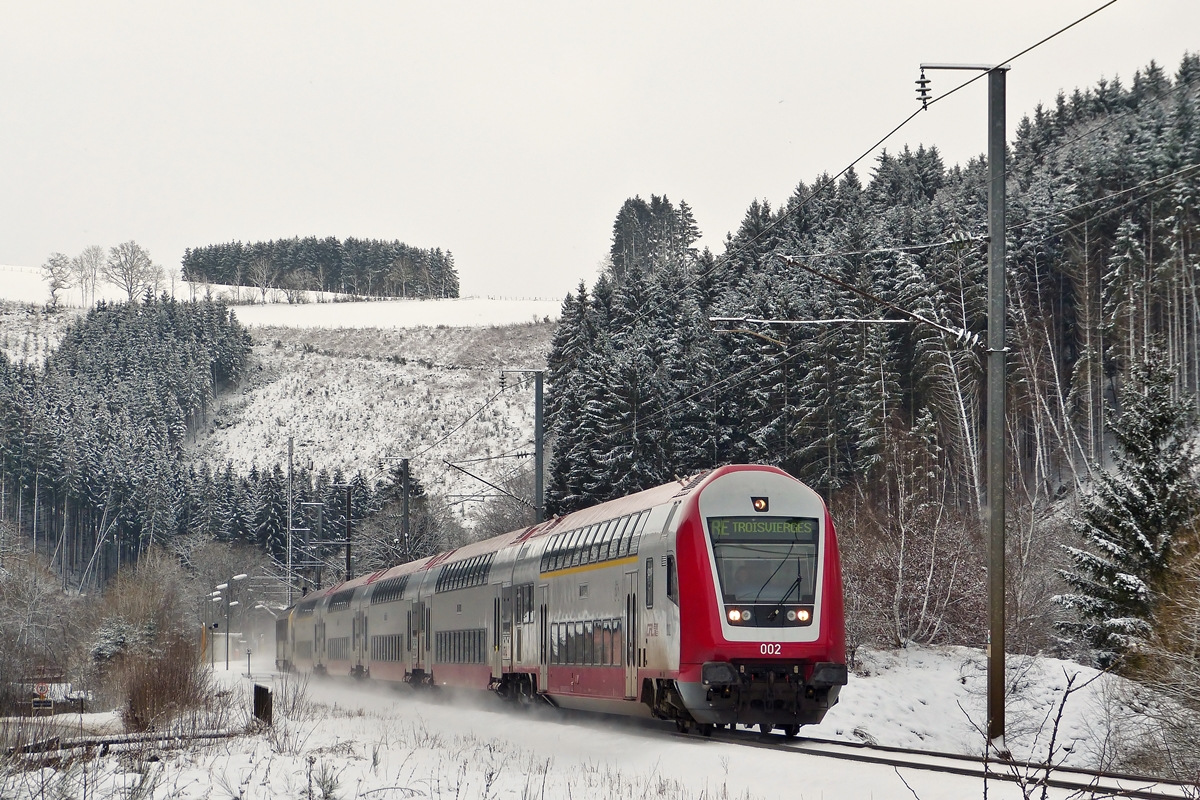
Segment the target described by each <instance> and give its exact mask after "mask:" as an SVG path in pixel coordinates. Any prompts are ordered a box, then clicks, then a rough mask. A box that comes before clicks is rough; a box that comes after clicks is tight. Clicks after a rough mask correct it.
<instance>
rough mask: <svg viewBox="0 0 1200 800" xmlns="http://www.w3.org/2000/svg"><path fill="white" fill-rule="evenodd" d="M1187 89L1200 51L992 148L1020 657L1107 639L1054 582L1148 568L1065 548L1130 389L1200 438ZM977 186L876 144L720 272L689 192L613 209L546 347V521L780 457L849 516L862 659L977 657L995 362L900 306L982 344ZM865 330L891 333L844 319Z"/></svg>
mask: <svg viewBox="0 0 1200 800" xmlns="http://www.w3.org/2000/svg"><path fill="white" fill-rule="evenodd" d="M1198 90H1200V57H1198V56H1194V55H1189V56H1187V57H1185V59H1184V60H1183V62H1182V64H1181V65H1180V66H1179V69H1178V71H1177V73H1176V74H1175V75H1174V76H1171V75H1169V74H1168V73H1167V72H1165V71H1164V70H1163V69H1162V68H1160V67H1158V66H1157V65H1155V64H1153V63H1152V64H1151V65H1150V66H1149V67H1147V68H1146V69H1145V70H1143V71H1140V72H1138V73H1137V74H1135V75H1134V77H1133V80H1132V82H1131V83H1130V84H1129V85H1125V84H1124V83H1122V82H1121V81H1119V80H1115V79H1114V80H1111V81H1100V82H1099V83H1098V84H1097V85H1096V86H1094V87H1092V88H1090V89H1088V90H1082V91H1075V92H1073V93H1072V94H1070V95H1065V94H1060V95H1059V97H1058V98H1057V100H1056V102H1055V103H1054V105H1053V106H1052V107H1038V108H1037V109H1035V110H1034V112H1033V113H1032V114H1031V115H1029V116H1027V117H1026V118H1024V119H1022V120H1021V122H1020V125H1019V127H1018V130H1017V135H1016V139H1015V141H1013V142H1012V143H1011V145H1010V155H1009V159H1008V164H1009V173H1008V198H1009V201H1008V202H1009V205H1008V221H1007V225H1008V243H1007V247H1008V263H1007V274H1008V278H1007V280H1008V296H1009V305H1008V322H1007V326H1008V347H1009V355H1008V369H1009V382H1008V409H1009V415H1010V418H1009V420H1008V431H1009V441H1008V457H1009V464H1010V495H1009V497H1010V499H1009V505H1008V515H1009V519H1008V528H1009V559H1010V562H1011V563H1010V565H1009V606H1010V608H1009V617H1010V619H1011V620H1012V627H1011V628H1010V630H1011V631H1012V633H1011V634H1010V636H1011V637H1012V639H1011V640H1010V642H1011V643H1012V645H1013V646H1014V648H1015V649H1017V650H1024V651H1026V652H1033V651H1036V650H1040V649H1045V648H1051V649H1054V650H1057V651H1060V652H1061V651H1063V650H1067V651H1070V650H1075V649H1078V648H1085V647H1087V646H1089V645H1090V646H1097V647H1099V646H1100V645H1101V644H1102V642H1101V639H1103V638H1104V637H1103V636H1100V635H1099V634H1097V635H1096V636H1092V637H1091V638H1090V639H1089V638H1088V637H1081V636H1079V635H1077V634H1078V633H1079V631H1080V630H1081V625H1080V624H1079V620H1078V618H1077V617H1076V616H1075V612H1076V611H1078V610H1080V609H1083V608H1084V607H1087V608H1091V609H1092V610H1093V611H1095V612H1096V613H1097V614H1100V613H1102V611H1100V610H1098V609H1100V606H1089V605H1088V603H1089V602H1090V601H1087V600H1086V599H1085V600H1084V601H1082V605H1081V602H1080V600H1079V597H1078V596H1077V595H1068V594H1065V592H1066V591H1067V585H1068V584H1067V581H1066V580H1065V577H1072V576H1073V577H1076V578H1079V580H1078V581H1076V582H1074V583H1071V585H1072V586H1076V585H1077V584H1078V583H1084V584H1087V585H1089V586H1091V587H1092V590H1093V593H1095V594H1103V592H1101V591H1100V590H1099V589H1098V588H1096V587H1095V586H1094V583H1095V579H1096V576H1097V575H1099V576H1100V578H1101V579H1104V576H1105V575H1107V576H1108V578H1107V579H1108V580H1110V581H1111V580H1124V579H1125V578H1128V575H1129V574H1131V573H1132V574H1134V575H1139V574H1141V573H1139V572H1138V570H1139V569H1140V567H1138V566H1137V564H1133V563H1132V562H1133V561H1134V560H1135V559H1134V557H1133V556H1132V555H1130V553H1129V551H1127V550H1123V549H1121V548H1119V547H1118V548H1117V549H1116V550H1110V551H1105V552H1102V553H1101V556H1099V558H1100V560H1101V561H1103V562H1104V565H1103V568H1102V569H1098V570H1097V571H1096V572H1095V574H1084V573H1081V572H1079V571H1078V570H1077V569H1075V568H1073V567H1072V563H1074V562H1073V560H1072V558H1071V556H1070V553H1071V552H1072V550H1071V549H1069V548H1075V551H1076V555H1078V551H1080V550H1084V551H1087V552H1091V551H1090V550H1088V548H1089V547H1101V548H1102V547H1104V546H1105V545H1104V543H1105V542H1108V543H1109V544H1111V543H1112V542H1113V541H1117V540H1116V539H1113V538H1112V537H1109V538H1104V537H1102V536H1101V537H1097V536H1094V535H1093V536H1091V538H1090V539H1089V538H1086V537H1081V536H1080V535H1079V532H1078V530H1077V526H1073V525H1072V523H1071V519H1072V513H1073V509H1074V508H1075V506H1074V503H1076V502H1077V501H1078V500H1079V499H1080V498H1087V497H1090V496H1091V493H1092V491H1093V487H1094V481H1093V476H1094V475H1096V474H1098V473H1097V470H1099V469H1102V468H1104V467H1105V465H1108V464H1110V462H1111V459H1112V450H1113V448H1114V447H1116V448H1117V455H1118V456H1119V455H1121V453H1122V452H1123V450H1122V449H1121V445H1122V440H1121V438H1120V437H1114V435H1113V430H1114V426H1117V427H1121V428H1122V429H1128V428H1129V426H1130V424H1131V423H1130V421H1129V420H1128V419H1122V418H1121V414H1122V412H1123V410H1124V408H1123V400H1122V399H1123V398H1126V399H1128V398H1127V396H1126V393H1127V392H1129V391H1134V390H1137V391H1142V388H1139V387H1143V388H1144V387H1145V386H1146V385H1157V386H1161V385H1162V384H1163V382H1162V381H1161V380H1159V379H1157V378H1154V377H1153V376H1151V377H1150V378H1146V379H1145V380H1142V381H1140V382H1139V381H1135V380H1133V379H1131V376H1132V375H1135V373H1136V374H1141V373H1139V372H1138V371H1139V370H1142V372H1147V371H1148V372H1149V373H1154V374H1161V373H1165V374H1167V375H1169V379H1168V380H1167V381H1166V384H1167V385H1168V386H1169V390H1170V391H1169V394H1170V396H1171V398H1172V399H1173V402H1174V401H1178V405H1179V409H1181V410H1179V412H1178V413H1176V414H1175V416H1173V417H1172V418H1171V419H1172V420H1173V422H1172V423H1171V424H1173V425H1175V427H1174V428H1171V427H1170V426H1168V427H1167V428H1165V429H1163V430H1160V431H1159V435H1160V439H1159V440H1158V441H1161V442H1168V441H1176V442H1178V441H1183V440H1186V439H1188V437H1189V436H1191V435H1192V433H1194V427H1189V426H1193V425H1194V420H1193V419H1192V418H1190V417H1189V416H1188V413H1185V412H1187V411H1188V409H1194V408H1195V407H1196V404H1197V398H1198V397H1200V395H1198V394H1197V390H1198V389H1200V241H1198V239H1197V235H1198V233H1200V117H1198V108H1197V95H1198ZM987 183H988V175H987V165H986V161H985V160H984V159H983V158H982V157H981V158H979V159H974V160H972V161H970V162H969V163H967V164H965V165H961V166H953V167H948V166H947V165H946V164H944V163H943V161H942V159H941V157H940V155H939V154H938V151H937V149H936V148H932V147H930V148H926V147H920V148H917V149H916V150H915V151H914V150H910V149H907V148H905V149H903V150H902V151H900V152H890V153H888V152H885V153H884V154H882V155H880V156H879V157H878V159H877V160H876V161H875V163H874V164H873V167H872V169H871V174H870V175H869V176H868V177H866V178H865V179H864V178H863V177H860V175H859V174H858V173H856V172H855V171H853V170H850V171H849V172H847V173H845V174H844V175H842V176H841V177H840V178H837V179H836V180H831V178H830V176H829V175H820V176H817V177H816V178H815V179H814V180H813V181H812V183H811V184H806V183H801V184H800V185H798V186H797V187H796V190H795V192H794V193H793V194H792V195H791V196H790V197H789V198H787V199H786V200H785V201H784V202H783V203H782V204H781V205H780V206H779V207H773V206H772V205H771V204H770V203H768V202H766V201H758V200H756V201H754V202H753V203H752V204H751V205H750V207H749V208H748V210H747V212H746V215H745V217H744V219H743V221H742V223H741V226H740V227H739V229H738V230H737V231H736V233H733V234H731V235H729V236H728V238H727V240H726V242H725V248H724V253H723V254H722V255H720V256H716V255H714V254H713V253H711V252H710V251H709V250H707V249H705V250H703V251H698V250H697V248H696V246H695V242H696V241H697V239H698V228H697V223H696V221H695V220H694V219H693V217H692V213H691V210H690V209H689V208H688V206H687V205H686V203H682V202H681V203H679V204H678V205H677V206H676V205H674V204H673V203H671V202H670V201H669V200H668V199H667V198H665V197H657V196H654V197H651V199H650V201H649V202H647V201H645V200H643V199H641V198H638V197H635V198H632V199H630V200H628V201H626V202H625V204H624V205H623V207H622V208H621V209H620V211H619V213H618V215H617V217H616V220H615V222H614V225H613V233H612V248H611V254H610V255H611V264H610V266H609V268H608V269H607V270H606V271H605V273H604V274H603V275H602V276H601V277H600V278H599V279H598V280H597V281H596V283H595V285H594V286H590V287H589V286H586V285H584V284H581V285H580V286H579V288H578V290H577V291H576V292H573V293H572V294H570V295H568V296H567V298H566V300H565V302H564V305H563V312H562V319H561V323H560V326H559V329H558V330H557V333H556V338H555V341H554V345H553V350H552V353H551V356H550V363H549V365H548V369H549V372H548V375H549V386H550V393H551V396H550V399H549V400H548V405H547V407H548V414H549V423H548V425H549V430H550V431H551V432H552V436H553V449H554V455H553V458H552V460H551V466H550V470H551V474H550V476H549V478H548V487H549V489H548V503H549V504H550V506H551V508H552V510H553V511H555V512H557V513H562V512H565V511H570V510H574V509H577V508H580V507H582V506H586V505H589V504H591V503H594V502H597V501H601V500H606V499H609V498H613V497H617V496H620V495H624V494H627V493H629V492H632V491H637V490H639V489H643V488H647V487H649V486H653V485H656V484H659V483H662V482H665V481H669V480H671V479H672V478H675V477H680V476H684V475H689V474H692V473H695V472H697V471H700V470H704V469H709V468H712V467H714V466H717V465H720V464H725V463H738V462H763V463H769V464H776V465H778V466H780V467H782V468H784V469H786V470H788V471H789V472H791V473H792V474H794V475H796V476H797V477H799V478H801V479H802V480H804V481H806V482H807V483H809V484H810V485H812V486H813V487H814V488H816V489H817V490H818V491H819V492H820V493H821V494H822V495H824V496H825V497H826V498H828V500H829V502H830V504H831V507H832V509H833V513H834V519H835V520H837V521H838V522H839V525H840V530H841V531H842V533H843V544H844V547H845V567H846V570H847V580H848V582H849V583H850V584H851V586H852V590H851V591H848V593H847V603H848V614H849V616H850V620H849V624H850V627H851V630H850V631H849V635H850V637H851V640H852V641H851V644H852V645H853V644H854V643H855V642H858V641H882V642H885V643H893V644H903V643H905V642H908V641H925V642H939V641H941V642H946V641H950V642H956V643H963V644H976V645H979V644H982V637H983V634H984V626H985V615H984V613H983V599H984V597H985V592H984V590H983V577H984V574H985V562H984V555H983V554H984V551H983V547H982V527H981V521H982V518H983V514H984V511H985V505H986V500H987V498H986V493H985V483H986V480H985V468H984V464H985V461H984V457H985V453H984V448H983V439H982V432H983V430H984V426H985V421H986V420H985V418H984V402H983V398H984V391H985V375H984V361H985V353H984V350H983V347H982V346H981V345H977V344H976V343H974V342H972V341H971V340H970V339H969V338H959V337H953V336H948V335H946V334H944V333H943V332H941V331H939V330H937V329H936V328H934V327H931V326H928V325H922V324H914V323H912V321H911V320H910V319H906V318H905V317H903V316H902V315H900V314H898V313H896V311H895V309H896V308H897V307H898V308H902V309H906V310H908V311H912V312H916V313H918V314H920V315H923V316H924V317H926V318H928V319H932V320H934V321H936V322H938V323H940V324H941V325H943V326H946V327H948V328H951V329H965V330H966V331H969V332H971V333H974V334H978V335H979V336H980V337H981V338H982V337H983V335H984V334H985V333H986V324H987V313H986V307H985V303H986V280H985V276H986V269H987V251H986V235H987ZM801 265H803V266H804V267H807V268H808V269H802V268H801ZM814 273H815V274H814ZM839 284H840V285H839ZM847 287H853V288H854V289H857V290H859V291H858V292H856V291H851V290H850V289H849V288H847ZM859 292H865V293H866V294H867V295H870V296H871V297H874V298H877V299H878V300H879V301H882V302H875V301H873V300H870V299H867V298H866V297H865V296H864V294H861V293H859ZM712 317H725V318H731V320H728V319H727V320H726V321H724V322H711V321H710V318H712ZM747 319H748V320H754V319H759V320H791V321H801V322H803V324H789V325H783V324H762V323H754V322H750V321H741V320H747ZM865 319H871V320H891V322H890V323H872V324H866V323H859V322H854V321H853V320H865ZM1143 393H1144V392H1143ZM1124 405H1128V403H1124ZM1189 431H1191V432H1192V433H1189ZM1164 447H1165V445H1164ZM1185 450H1186V448H1185ZM1177 455H1180V457H1181V458H1183V460H1182V462H1180V464H1177V465H1176V469H1175V472H1173V473H1172V474H1176V475H1179V474H1182V475H1183V476H1184V479H1185V480H1186V479H1187V478H1186V476H1187V475H1188V474H1191V475H1194V474H1195V473H1194V471H1191V472H1189V471H1190V470H1194V468H1195V465H1196V462H1195V460H1194V452H1193V453H1192V454H1191V455H1188V454H1187V453H1182V451H1181V454H1178V453H1177ZM1184 456H1186V457H1184ZM1188 458H1191V459H1192V460H1191V461H1188ZM1120 463H1121V460H1120V459H1118V466H1119V465H1120ZM1181 470H1182V472H1180V471H1181ZM1186 494H1187V493H1186V492H1184V493H1182V494H1180V493H1176V495H1177V499H1179V501H1180V503H1181V505H1180V506H1179V509H1178V511H1179V513H1178V514H1175V515H1174V516H1172V517H1171V518H1172V519H1174V520H1175V523H1174V524H1175V527H1174V528H1173V529H1163V530H1162V531H1161V536H1160V540H1156V541H1157V544H1154V545H1153V546H1150V547H1149V549H1150V550H1155V551H1156V552H1159V554H1160V556H1161V555H1162V551H1164V548H1165V549H1166V550H1170V549H1171V547H1170V543H1171V537H1177V538H1178V537H1190V538H1188V540H1187V542H1184V541H1176V542H1175V551H1176V552H1178V553H1181V554H1182V553H1186V552H1190V551H1191V548H1194V546H1195V545H1196V544H1197V542H1196V539H1197V536H1196V530H1195V524H1194V520H1195V516H1194V511H1195V509H1194V508H1193V507H1191V506H1189V503H1191V502H1192V501H1191V500H1189V499H1188V498H1187V497H1185V495H1186ZM1132 496H1133V497H1141V498H1142V502H1143V503H1145V504H1149V503H1152V502H1153V498H1150V497H1145V496H1143V495H1139V494H1138V493H1136V492H1134V493H1133V495H1132ZM1189 509H1191V510H1190V511H1189ZM1148 513H1149V511H1148ZM1150 516H1153V515H1152V514H1151V515H1150ZM1159 516H1160V517H1161V516H1162V515H1161V514H1160V515H1159ZM1189 520H1190V522H1189ZM1188 525H1191V526H1192V527H1191V529H1190V532H1189V531H1188V529H1187V526H1188ZM1181 526H1182V528H1181ZM1083 527H1087V526H1083ZM1093 533H1094V531H1093ZM1154 535H1155V536H1159V533H1155V534H1154ZM1127 538H1128V537H1127ZM1120 541H1126V540H1120ZM1114 553H1115V555H1114ZM1122 559H1126V560H1128V561H1129V562H1130V565H1131V566H1129V569H1126V568H1125V566H1126V565H1124V564H1123V563H1122ZM1142 561H1144V562H1145V563H1146V564H1149V563H1151V561H1154V560H1153V559H1150V560H1149V561H1147V560H1146V559H1142ZM1154 563H1156V564H1158V565H1160V566H1161V564H1162V563H1163V558H1159V559H1158V561H1156V562H1154ZM1073 570H1074V571H1073ZM1168 573H1169V570H1168V571H1166V572H1164V571H1161V570H1160V571H1159V572H1157V573H1156V575H1157V576H1158V577H1153V576H1147V577H1146V579H1145V581H1144V583H1143V584H1141V588H1138V587H1137V586H1135V587H1133V588H1132V589H1129V587H1126V589H1127V590H1128V591H1125V594H1126V595H1128V594H1130V592H1132V594H1134V595H1139V593H1140V595H1139V596H1141V597H1142V598H1143V599H1144V600H1146V601H1147V602H1143V603H1142V604H1141V605H1140V606H1138V605H1137V604H1136V603H1135V604H1134V606H1136V608H1135V610H1134V611H1132V612H1130V613H1141V614H1142V615H1143V616H1145V615H1149V614H1152V613H1153V603H1152V602H1149V598H1151V596H1152V595H1153V592H1154V591H1156V590H1158V591H1163V590H1164V587H1165V586H1166V584H1165V583H1164V581H1167V580H1170V579H1169V578H1167V577H1165V576H1166V575H1167V574H1168ZM1114 576H1115V577H1114ZM1121 576H1125V577H1124V578H1122V577H1121ZM1155 581H1157V583H1156V582H1155ZM1102 582H1103V581H1102ZM1118 594H1119V593H1118ZM1055 599H1057V600H1059V602H1053V601H1054V600H1055ZM1131 607H1133V606H1131ZM1138 608H1140V609H1141V610H1140V611H1137V609H1138ZM1109 609H1110V610H1111V606H1110V607H1109ZM1085 612H1086V609H1085ZM1084 616H1085V617H1086V613H1084ZM1087 627H1088V626H1087V625H1083V626H1082V628H1087ZM1093 628H1094V626H1093ZM1127 629H1129V630H1135V629H1139V628H1138V626H1137V625H1133V626H1131V627H1130V626H1127ZM1097 637H1099V638H1097ZM1109 644H1111V641H1109Z"/></svg>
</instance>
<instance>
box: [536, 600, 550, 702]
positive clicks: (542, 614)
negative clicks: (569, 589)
mask: <svg viewBox="0 0 1200 800" xmlns="http://www.w3.org/2000/svg"><path fill="white" fill-rule="evenodd" d="M538 594H539V595H540V598H541V599H540V602H539V603H538V615H537V638H538V691H539V692H544V691H546V687H547V686H549V685H550V675H549V671H550V667H549V664H550V585H549V584H546V583H543V584H542V585H541V586H539V587H538Z"/></svg>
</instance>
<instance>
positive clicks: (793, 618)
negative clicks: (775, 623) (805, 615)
mask: <svg viewBox="0 0 1200 800" xmlns="http://www.w3.org/2000/svg"><path fill="white" fill-rule="evenodd" d="M795 621H796V612H795V611H789V612H788V622H795Z"/></svg>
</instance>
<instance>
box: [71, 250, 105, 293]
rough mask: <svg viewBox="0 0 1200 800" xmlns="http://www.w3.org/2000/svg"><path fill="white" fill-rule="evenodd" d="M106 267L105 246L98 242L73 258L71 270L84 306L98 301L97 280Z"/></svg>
mask: <svg viewBox="0 0 1200 800" xmlns="http://www.w3.org/2000/svg"><path fill="white" fill-rule="evenodd" d="M103 267H104V248H103V247H101V246H100V245H98V244H94V245H91V246H90V247H85V248H83V252H82V253H80V254H79V255H77V256H75V257H74V258H72V259H71V272H72V273H73V274H74V276H75V284H76V285H77V286H78V287H79V300H80V302H81V303H82V304H83V306H84V308H86V307H88V306H89V305H91V304H92V303H95V302H96V281H97V280H99V278H100V270H101V269H102V268H103Z"/></svg>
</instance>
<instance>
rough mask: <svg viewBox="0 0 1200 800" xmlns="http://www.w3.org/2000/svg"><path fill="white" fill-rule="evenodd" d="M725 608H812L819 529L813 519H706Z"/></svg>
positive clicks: (814, 592)
mask: <svg viewBox="0 0 1200 800" xmlns="http://www.w3.org/2000/svg"><path fill="white" fill-rule="evenodd" d="M708 533H709V537H710V538H711V540H712V545H713V554H714V555H715V556H716V560H717V577H718V580H719V581H720V583H721V595H722V599H723V601H724V602H725V603H798V604H802V605H804V604H812V603H813V602H814V598H815V595H816V575H817V554H818V550H819V548H820V536H819V533H820V525H819V524H818V522H817V520H816V519H815V518H812V517H761V516H758V517H709V518H708Z"/></svg>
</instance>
